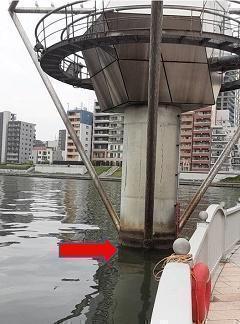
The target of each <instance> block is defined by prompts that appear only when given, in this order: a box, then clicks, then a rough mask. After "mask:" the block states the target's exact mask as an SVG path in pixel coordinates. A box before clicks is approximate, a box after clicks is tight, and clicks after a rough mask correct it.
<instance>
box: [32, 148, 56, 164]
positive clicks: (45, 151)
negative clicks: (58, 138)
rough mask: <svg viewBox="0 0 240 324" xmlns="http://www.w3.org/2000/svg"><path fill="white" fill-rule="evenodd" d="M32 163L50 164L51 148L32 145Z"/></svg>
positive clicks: (51, 157)
mask: <svg viewBox="0 0 240 324" xmlns="http://www.w3.org/2000/svg"><path fill="white" fill-rule="evenodd" d="M32 161H33V164H52V163H53V148H51V147H44V146H43V147H34V148H33V150H32Z"/></svg>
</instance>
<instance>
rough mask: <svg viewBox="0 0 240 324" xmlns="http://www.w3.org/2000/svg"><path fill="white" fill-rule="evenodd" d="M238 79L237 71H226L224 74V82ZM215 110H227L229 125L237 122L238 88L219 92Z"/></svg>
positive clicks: (238, 109)
mask: <svg viewBox="0 0 240 324" xmlns="http://www.w3.org/2000/svg"><path fill="white" fill-rule="evenodd" d="M237 79H239V72H238V71H228V72H226V73H225V75H224V83H226V82H230V81H235V80H237ZM216 109H217V111H218V110H220V111H223V110H227V111H228V112H229V120H228V121H229V122H230V125H231V126H234V125H238V124H239V118H240V98H239V90H232V91H226V92H221V93H220V94H219V96H218V98H217V103H216Z"/></svg>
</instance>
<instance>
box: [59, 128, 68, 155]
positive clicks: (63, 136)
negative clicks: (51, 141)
mask: <svg viewBox="0 0 240 324" xmlns="http://www.w3.org/2000/svg"><path fill="white" fill-rule="evenodd" d="M66 133H67V131H66V129H60V130H59V133H58V148H59V149H60V150H61V151H65V148H66Z"/></svg>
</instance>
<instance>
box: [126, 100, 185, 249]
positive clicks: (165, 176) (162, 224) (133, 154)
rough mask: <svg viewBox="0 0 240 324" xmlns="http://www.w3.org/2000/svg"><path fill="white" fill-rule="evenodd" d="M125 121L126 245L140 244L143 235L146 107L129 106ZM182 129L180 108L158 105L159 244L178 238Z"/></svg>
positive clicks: (156, 237) (156, 241)
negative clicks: (177, 203) (179, 167)
mask: <svg viewBox="0 0 240 324" xmlns="http://www.w3.org/2000/svg"><path fill="white" fill-rule="evenodd" d="M124 123H125V125H124V154H123V175H122V192H121V232H120V241H121V243H122V244H123V245H128V246H135V247H137V246H139V247H141V246H142V244H143V239H144V211H145V190H146V188H145V184H146V152H147V139H146V133H147V107H146V106H131V107H129V108H126V110H125V117H124ZM179 129H180V109H179V108H177V107H172V106H169V105H167V106H164V105H161V106H159V107H158V126H157V148H156V175H155V195H154V197H155V206H154V219H153V239H154V247H156V248H169V247H170V246H171V245H172V242H173V240H174V239H175V231H176V217H175V215H176V212H175V205H176V202H177V187H178V159H179Z"/></svg>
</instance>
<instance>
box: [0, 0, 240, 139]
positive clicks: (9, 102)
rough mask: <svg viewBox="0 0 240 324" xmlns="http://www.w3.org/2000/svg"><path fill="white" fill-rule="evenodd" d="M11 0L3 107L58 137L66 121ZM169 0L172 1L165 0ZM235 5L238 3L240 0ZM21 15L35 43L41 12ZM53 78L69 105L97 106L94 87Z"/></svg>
mask: <svg viewBox="0 0 240 324" xmlns="http://www.w3.org/2000/svg"><path fill="white" fill-rule="evenodd" d="M99 1H100V2H101V0H98V2H99ZM115 1H116V0H115ZM125 1H126V0H125ZM125 1H124V0H121V2H125ZM140 1H143V0H138V1H137V0H131V2H134V3H137V2H140ZM178 1H180V0H178ZM9 2H10V1H9V0H0V69H1V86H0V111H4V110H9V111H11V112H13V113H16V114H17V118H18V119H19V120H23V121H28V122H32V123H35V124H36V125H37V126H36V130H37V138H38V139H42V140H51V139H55V138H56V137H57V135H58V130H59V129H62V128H64V125H63V123H62V121H61V120H60V117H59V115H58V113H57V111H56V108H55V106H54V104H53V102H52V100H51V98H50V96H49V94H48V92H47V90H46V89H45V86H44V85H43V83H42V80H41V79H40V76H39V75H38V72H37V71H36V69H35V67H34V65H33V63H32V61H31V59H30V57H29V54H28V53H27V50H26V49H25V47H24V45H23V42H22V40H21V39H20V36H19V35H18V32H17V30H16V28H15V26H14V24H13V22H12V20H11V18H10V16H9V14H8V10H7V9H8V6H9ZM37 2H38V4H39V5H40V6H45V7H46V6H50V4H51V2H53V3H54V4H55V5H56V6H60V5H61V4H63V3H67V2H70V1H67V0H53V1H50V0H38V1H37ZM118 2H119V1H118ZM166 2H172V1H170V0H165V3H166ZM34 5H35V0H20V2H19V6H34ZM233 6H234V7H237V5H236V4H235V5H233ZM19 18H20V20H21V22H22V24H23V26H24V28H25V30H26V32H27V34H28V36H29V38H30V39H31V41H32V43H33V46H34V44H35V39H34V28H35V26H36V23H37V22H38V20H39V19H40V18H41V15H39V14H19ZM51 80H52V82H53V85H54V87H55V89H56V91H57V93H58V95H59V97H60V99H61V101H62V103H63V105H64V107H66V109H67V107H68V106H69V107H70V108H74V107H81V105H83V106H84V107H86V108H87V109H88V110H91V111H92V110H93V102H94V99H95V94H94V92H93V91H89V90H84V89H75V88H73V87H72V86H70V85H66V84H64V83H61V82H59V81H56V80H54V79H51Z"/></svg>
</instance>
